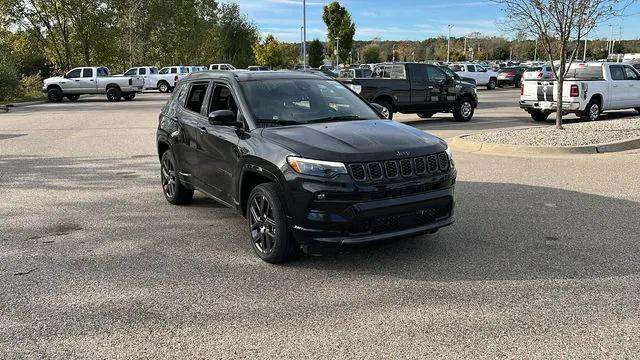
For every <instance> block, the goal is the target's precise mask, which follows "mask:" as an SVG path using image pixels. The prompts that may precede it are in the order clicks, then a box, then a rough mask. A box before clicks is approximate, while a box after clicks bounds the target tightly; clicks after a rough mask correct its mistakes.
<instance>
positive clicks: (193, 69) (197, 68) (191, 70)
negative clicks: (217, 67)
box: [187, 66, 209, 73]
mask: <svg viewBox="0 0 640 360" xmlns="http://www.w3.org/2000/svg"><path fill="white" fill-rule="evenodd" d="M187 68H188V69H189V73H194V72H198V71H207V70H209V68H208V67H206V66H187Z"/></svg>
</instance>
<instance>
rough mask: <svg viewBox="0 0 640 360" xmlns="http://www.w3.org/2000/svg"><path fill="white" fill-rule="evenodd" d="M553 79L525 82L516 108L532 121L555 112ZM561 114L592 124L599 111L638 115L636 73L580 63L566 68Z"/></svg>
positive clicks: (639, 100)
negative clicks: (571, 115) (631, 112)
mask: <svg viewBox="0 0 640 360" xmlns="http://www.w3.org/2000/svg"><path fill="white" fill-rule="evenodd" d="M557 86H558V81H555V80H525V81H524V87H523V89H522V96H521V97H520V108H522V109H524V110H525V111H527V112H528V113H529V114H530V115H531V118H532V119H533V120H535V121H545V120H546V119H547V118H548V117H549V115H550V114H551V113H553V112H555V111H556V88H557ZM562 100H563V113H573V114H576V115H578V116H580V117H581V118H582V119H583V120H585V121H594V120H597V119H598V117H600V114H601V113H602V111H606V110H618V109H629V108H632V109H635V110H637V111H638V112H640V73H639V72H638V70H636V69H635V68H634V67H633V66H631V65H627V64H621V63H600V62H591V63H580V64H573V65H571V67H570V68H569V72H568V74H567V77H566V81H564V84H563V92H562Z"/></svg>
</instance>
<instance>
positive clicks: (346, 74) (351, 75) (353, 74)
mask: <svg viewBox="0 0 640 360" xmlns="http://www.w3.org/2000/svg"><path fill="white" fill-rule="evenodd" d="M372 74H373V71H371V70H369V69H363V68H351V69H343V70H341V71H340V76H339V77H341V78H345V79H356V78H370V77H371V75H372Z"/></svg>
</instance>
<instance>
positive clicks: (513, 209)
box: [0, 89, 640, 359]
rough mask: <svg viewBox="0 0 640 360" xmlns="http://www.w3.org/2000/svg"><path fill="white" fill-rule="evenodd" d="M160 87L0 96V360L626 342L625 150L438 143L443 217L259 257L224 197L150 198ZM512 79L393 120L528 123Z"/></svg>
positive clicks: (637, 158) (632, 329) (512, 348)
mask: <svg viewBox="0 0 640 360" xmlns="http://www.w3.org/2000/svg"><path fill="white" fill-rule="evenodd" d="M166 97H167V96H166V95H161V94H143V95H140V96H139V97H138V98H136V99H135V100H134V101H132V102H122V103H108V102H106V101H105V100H104V99H103V98H102V97H90V98H86V99H81V100H80V101H79V102H77V103H68V102H64V103H61V104H44V105H38V106H31V107H24V108H16V109H15V110H14V111H12V112H11V113H8V114H0V185H1V187H2V192H1V193H0V284H1V285H2V288H1V289H2V290H1V291H0V358H2V359H5V358H6V359H9V358H330V359H337V358H427V357H438V358H472V359H478V358H490V359H494V358H497V357H505V358H545V359H546V358H637V357H638V356H639V354H640V335H638V334H640V276H639V275H640V262H639V261H638V259H639V258H640V225H639V224H640V223H639V221H638V219H640V152H638V151H635V152H633V151H632V152H624V153H617V154H598V155H573V156H553V157H538V158H529V157H508V156H493V155H485V154H482V155H481V154H473V153H462V152H458V153H456V154H454V156H455V160H456V165H457V167H458V171H459V177H458V184H457V187H456V201H457V209H456V217H457V222H456V223H455V224H454V225H453V226H451V227H449V228H445V229H442V230H441V231H440V232H438V233H437V234H434V235H428V236H421V237H416V238H411V239H406V240H400V241H393V242H387V243H382V244H376V245H370V246H367V247H357V248H347V249H343V250H342V251H340V252H339V253H337V254H332V255H327V256H323V257H303V258H302V259H300V260H299V261H296V262H292V263H289V264H284V265H279V266H274V265H269V264H266V263H264V262H261V261H260V260H258V258H257V257H256V256H255V255H254V254H253V253H252V250H251V248H250V245H249V240H248V237H247V228H246V224H245V221H244V220H243V219H242V218H241V217H240V216H239V215H238V214H237V213H235V212H234V211H232V210H229V209H226V208H223V207H222V206H220V205H217V204H216V203H215V202H213V201H211V200H208V199H206V198H205V197H204V196H202V195H196V198H195V201H194V203H193V204H192V205H190V206H184V207H174V206H170V205H169V204H168V203H167V202H166V201H165V200H164V198H163V196H162V192H161V189H160V185H159V183H160V177H159V164H158V159H157V155H156V153H155V128H156V126H157V117H158V112H159V109H160V107H161V106H162V105H163V103H164V101H166ZM517 97H518V91H517V90H513V89H500V90H496V91H494V92H488V91H482V90H481V91H480V100H481V107H480V109H478V111H477V117H476V118H475V119H474V120H472V122H470V123H455V122H453V121H452V120H450V119H449V116H448V115H438V116H437V117H436V118H435V119H432V120H428V121H416V122H412V124H413V125H414V126H417V127H419V128H422V129H425V130H428V131H432V132H434V133H435V134H437V135H440V136H444V137H451V136H454V135H457V134H461V133H470V132H476V131H481V130H482V131H484V130H489V129H500V128H513V127H518V126H532V125H534V124H533V123H532V121H531V120H530V119H529V118H528V117H527V116H526V113H523V112H522V111H521V110H519V109H517V107H516V104H517ZM624 115H625V113H616V114H614V115H611V116H612V117H616V118H620V117H621V116H624ZM398 119H401V120H403V121H410V120H417V119H416V118H415V117H414V116H408V115H400V116H398ZM605 119H606V118H605ZM605 121H606V120H605ZM547 125H548V126H550V123H549V124H547Z"/></svg>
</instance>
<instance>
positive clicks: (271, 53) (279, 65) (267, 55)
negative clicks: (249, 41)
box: [253, 34, 298, 69]
mask: <svg viewBox="0 0 640 360" xmlns="http://www.w3.org/2000/svg"><path fill="white" fill-rule="evenodd" d="M253 52H254V54H255V57H256V61H257V63H258V65H262V66H268V67H271V68H273V69H287V68H291V67H293V66H294V65H295V63H296V62H297V61H298V50H297V49H296V47H295V46H293V45H291V44H287V43H283V42H279V41H278V40H276V38H275V37H274V36H273V35H271V34H269V35H267V37H266V38H265V40H264V42H263V43H262V44H260V43H256V44H255V45H254V46H253Z"/></svg>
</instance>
